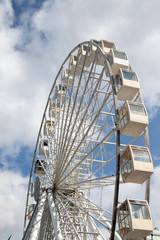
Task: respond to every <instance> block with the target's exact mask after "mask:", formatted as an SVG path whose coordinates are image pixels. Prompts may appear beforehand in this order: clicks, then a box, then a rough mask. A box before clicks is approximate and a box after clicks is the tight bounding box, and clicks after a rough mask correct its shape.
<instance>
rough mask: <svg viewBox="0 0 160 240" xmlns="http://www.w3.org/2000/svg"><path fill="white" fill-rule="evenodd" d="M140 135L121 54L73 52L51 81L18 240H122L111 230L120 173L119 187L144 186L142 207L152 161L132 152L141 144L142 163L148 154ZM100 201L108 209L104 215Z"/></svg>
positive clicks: (98, 45) (141, 111) (134, 91)
mask: <svg viewBox="0 0 160 240" xmlns="http://www.w3.org/2000/svg"><path fill="white" fill-rule="evenodd" d="M124 101H125V102H124ZM147 127H148V115H147V112H146V109H145V106H144V102H143V99H142V96H141V92H140V84H139V79H138V77H137V75H136V73H135V72H134V71H133V70H132V67H131V65H130V63H129V60H128V56H127V54H126V53H125V52H123V51H119V50H118V49H117V48H116V46H115V44H114V43H113V42H110V41H106V40H100V41H99V40H94V39H92V40H90V41H88V42H83V43H81V44H79V45H77V46H76V47H75V48H74V49H73V50H72V51H71V52H70V53H69V55H68V56H67V58H66V59H65V61H64V62H63V64H62V66H61V68H60V70H59V72H58V74H57V76H56V78H55V81H54V83H53V86H52V88H51V91H50V93H49V96H48V100H47V104H46V107H45V110H44V114H43V117H42V122H41V126H40V130H39V133H38V138H37V142H36V148H35V151H34V156H33V162H32V167H31V173H30V179H29V185H28V193H27V201H26V210H25V224H24V237H23V240H105V239H108V238H109V237H108V236H109V235H111V236H110V240H122V238H123V232H122V231H118V229H117V228H116V226H118V224H117V222H116V220H117V209H118V204H119V203H118V194H119V184H120V183H122V181H120V168H121V173H122V180H123V183H124V184H125V182H131V183H139V184H140V183H143V182H146V183H147V184H146V200H147V201H148V202H149V190H150V189H149V186H150V185H149V183H150V181H149V177H150V175H151V174H152V172H153V167H152V161H151V160H150V162H149V163H148V162H146V163H144V157H141V155H142V151H141V152H138V151H139V150H138V149H139V147H138V146H137V145H138V144H139V142H141V143H142V146H141V150H143V155H144V154H145V151H144V149H148V150H147V151H148V152H149V139H148V128H147ZM121 135H125V136H121ZM133 144H134V146H136V147H134V149H131V150H132V151H133V153H131V154H128V152H129V151H128V150H127V148H128V146H132V145H133ZM146 147H147V148H146ZM131 148H132V147H131ZM131 158H132V159H131ZM150 159H151V157H150ZM131 160H132V163H133V167H132V171H130V169H129V166H130V165H129V164H130V162H131ZM145 161H147V160H145ZM147 166H148V169H146V167H147ZM127 167H128V169H127V170H126V168H127ZM142 167H143V169H142ZM34 169H35V171H34ZM139 173H141V176H138V177H139V178H138V177H137V175H140V174H139ZM142 174H143V176H142ZM36 176H37V178H36ZM36 179H38V180H37V181H36ZM35 182H37V184H34V183H35ZM108 186H110V188H109V190H108V191H107V190H104V188H107V187H108ZM112 187H114V189H115V190H114V191H111V188H112ZM95 188H96V191H97V195H96V201H95V202H96V203H97V204H95V203H94V199H93V196H94V197H95V192H94V189H95ZM37 189H38V190H37ZM106 192H107V196H106ZM107 198H108V199H109V200H110V201H112V203H113V205H112V206H110V208H109V209H105V207H104V206H106V205H107V204H106V202H105V201H106V199H107ZM92 199H93V201H92ZM142 201H143V200H142ZM34 206H35V207H34ZM32 209H33V211H32ZM30 210H31V211H30ZM119 221H120V218H119ZM106 230H107V232H108V234H107V235H105V232H106ZM133 230H134V229H133ZM135 230H136V228H135ZM141 231H142V233H141V236H144V235H145V233H144V232H143V229H141ZM145 231H146V232H147V231H148V229H145ZM149 231H150V230H149ZM119 234H121V236H120V235H119ZM137 234H138V233H137ZM134 235H135V234H134V231H133V234H132V239H135V238H134V237H135V236H134Z"/></svg>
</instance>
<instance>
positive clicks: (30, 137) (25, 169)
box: [0, 0, 160, 240]
mask: <svg viewBox="0 0 160 240" xmlns="http://www.w3.org/2000/svg"><path fill="white" fill-rule="evenodd" d="M159 8H160V2H159V1H158V0H155V1H150V0H145V1H144V0H143V1H139V0H124V1H123V2H122V1H118V0H113V1H109V0H99V1H96V0H88V1H85V0H77V1H75V0H54V1H51V0H44V1H40V0H39V1H38V0H37V1H36V0H30V1H27V0H14V1H13V0H1V1H0V52H1V55H0V97H1V101H0V116H1V118H0V132H1V138H0V156H1V157H0V182H1V184H0V205H1V206H2V209H3V210H2V213H1V216H0V239H2V240H5V239H7V237H9V236H10V234H11V233H13V236H12V239H13V240H14V239H20V238H21V236H22V225H23V215H24V205H25V198H26V189H27V184H28V175H29V169H30V165H31V161H32V156H33V151H34V146H35V142H36V137H37V134H38V130H39V126H40V121H41V117H42V113H43V110H44V107H45V103H46V100H47V96H48V94H49V91H50V88H51V85H52V82H53V80H54V77H55V75H56V73H57V72H58V70H59V67H60V65H61V63H62V61H63V60H64V58H65V57H66V56H67V54H68V53H69V52H70V51H71V50H72V49H73V48H74V47H75V46H76V45H77V44H78V43H80V42H83V41H86V40H89V39H92V38H95V39H107V40H109V41H114V42H115V43H116V46H117V48H118V49H120V50H124V51H126V52H127V54H128V56H129V59H130V63H131V65H132V67H133V69H134V70H135V71H136V72H137V74H138V76H139V80H140V84H141V91H142V94H143V97H144V102H145V105H146V107H147V110H148V113H149V118H150V125H149V135H150V151H151V154H152V158H153V161H154V166H155V175H154V176H153V177H152V185H151V187H152V189H151V196H152V203H151V207H152V212H153V218H154V223H155V225H156V226H157V225H158V221H159V217H158V213H157V209H159V205H158V204H159V202H160V193H159V192H160V191H159V189H160V186H159V183H158V182H159V175H160V167H159V166H160V159H159V156H160V143H159V135H160V128H159V122H160V79H159V76H160V68H159V62H160V59H159V58H160V47H159V42H160V29H159V24H160V15H159ZM128 189H129V187H128ZM137 189H139V187H138V188H137V187H136V186H135V187H134V191H135V192H136V191H137ZM132 191H133V189H132ZM124 192H125V190H122V193H124ZM124 195H125V193H124ZM108 201H109V200H108ZM15 202H16V204H15ZM159 227H160V226H159Z"/></svg>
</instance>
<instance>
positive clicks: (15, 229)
mask: <svg viewBox="0 0 160 240" xmlns="http://www.w3.org/2000/svg"><path fill="white" fill-rule="evenodd" d="M0 182H1V184H0V206H1V214H0V223H1V224H0V239H2V240H5V239H8V237H9V236H10V234H13V236H12V239H13V240H14V239H21V238H22V232H23V220H24V211H25V201H26V195H27V192H26V191H27V183H28V177H27V178H25V177H23V176H22V175H21V174H20V173H18V172H13V171H3V170H0Z"/></svg>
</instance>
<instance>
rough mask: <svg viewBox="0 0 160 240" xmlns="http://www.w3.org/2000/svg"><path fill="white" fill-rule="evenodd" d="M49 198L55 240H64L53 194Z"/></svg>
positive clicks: (49, 194) (50, 193)
mask: <svg viewBox="0 0 160 240" xmlns="http://www.w3.org/2000/svg"><path fill="white" fill-rule="evenodd" d="M47 198H48V204H49V209H50V214H51V219H52V223H53V228H54V236H55V240H63V237H62V234H61V229H60V224H59V220H58V212H57V209H56V206H55V202H54V199H53V193H52V192H49V193H48V196H47Z"/></svg>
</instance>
